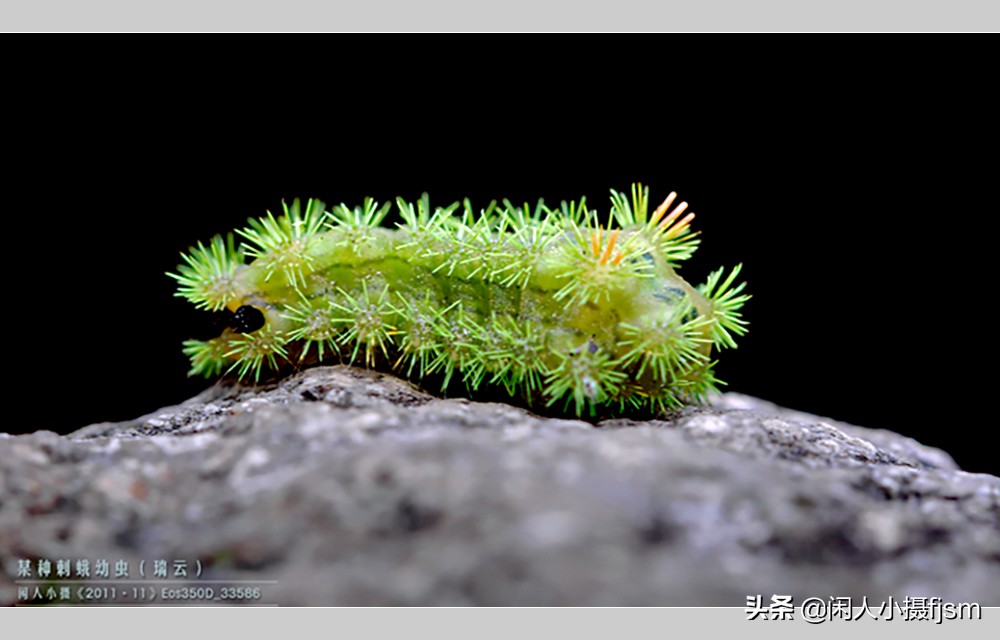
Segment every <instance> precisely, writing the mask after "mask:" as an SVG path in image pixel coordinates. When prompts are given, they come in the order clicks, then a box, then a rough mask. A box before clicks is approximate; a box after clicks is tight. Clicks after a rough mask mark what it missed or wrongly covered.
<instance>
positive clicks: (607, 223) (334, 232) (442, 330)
mask: <svg viewBox="0 0 1000 640" xmlns="http://www.w3.org/2000/svg"><path fill="white" fill-rule="evenodd" d="M648 196H649V191H648V188H644V187H642V185H638V184H637V185H633V186H632V191H631V197H630V198H629V197H628V196H626V194H623V193H620V192H617V191H614V190H612V192H611V204H612V207H611V212H610V215H609V216H604V217H602V216H599V215H597V213H596V212H595V211H593V210H591V209H589V208H588V207H587V205H586V202H585V201H584V200H582V199H581V200H580V201H579V202H576V203H565V202H563V203H562V205H561V206H560V207H559V208H557V209H550V208H549V207H547V206H545V204H544V203H543V202H542V201H539V202H538V204H537V205H536V206H535V207H534V208H530V207H528V206H527V205H524V206H522V207H518V206H515V205H513V204H511V203H510V202H508V201H504V203H503V204H502V205H498V204H497V203H496V202H493V203H491V204H490V205H489V206H488V207H487V208H486V209H484V210H481V211H479V212H476V211H474V210H473V209H472V207H471V205H470V204H469V202H468V200H466V201H464V202H462V203H454V204H452V205H450V206H448V207H438V208H436V209H431V207H430V205H429V201H428V198H427V196H426V194H425V195H424V197H423V198H421V200H419V201H418V202H416V203H409V202H406V201H404V200H402V199H397V202H396V205H397V207H398V209H399V215H400V217H401V218H402V220H403V222H402V223H401V224H398V225H397V228H396V229H388V228H385V227H383V226H382V225H381V223H382V221H383V220H384V218H385V216H386V215H387V214H388V212H389V207H390V205H389V204H386V205H383V206H381V207H379V206H378V205H377V204H376V203H375V202H374V201H373V200H371V199H366V200H365V201H364V203H363V204H362V205H361V206H360V207H355V208H353V209H351V208H348V207H346V206H345V205H339V206H337V207H333V209H332V210H330V211H326V210H325V208H324V206H323V203H322V202H319V201H316V200H309V201H308V202H307V203H306V206H305V208H303V207H302V206H301V203H300V202H299V200H295V201H294V202H293V203H292V205H291V206H290V207H289V206H287V205H283V208H284V211H283V214H282V215H280V216H277V217H275V216H274V215H273V214H271V213H270V212H268V213H267V215H266V216H265V217H263V218H260V219H251V220H250V221H249V223H248V226H247V227H246V228H244V229H241V230H237V232H236V234H238V236H240V237H241V238H242V240H241V242H240V244H237V243H236V237H235V236H234V235H233V234H229V235H227V236H226V237H225V238H223V237H222V236H216V237H215V238H213V239H212V241H211V242H209V243H208V245H204V244H200V243H199V244H198V245H197V246H195V247H193V248H192V249H191V250H190V251H189V252H188V253H187V254H182V257H183V259H184V262H183V263H182V264H181V265H180V266H179V267H178V268H177V272H176V273H171V274H168V275H170V276H171V277H173V278H174V279H176V280H177V282H178V285H179V288H178V292H177V295H178V296H181V297H184V298H186V299H187V300H189V301H191V302H192V303H194V304H195V306H197V307H199V308H202V309H207V310H210V311H222V310H227V309H228V310H229V311H230V312H232V314H233V315H232V319H231V322H230V324H229V328H227V329H226V330H224V331H223V332H222V334H221V335H220V336H218V337H216V338H212V339H210V340H206V341H201V340H189V341H187V342H185V343H184V352H185V353H186V354H187V355H188V356H189V357H190V358H191V364H192V366H191V372H190V373H191V375H196V374H201V375H205V376H209V377H211V376H217V375H220V374H227V373H234V374H235V375H237V376H238V377H239V378H241V379H247V378H252V379H253V380H255V381H258V380H259V379H260V376H261V373H262V371H264V370H274V371H278V370H280V369H282V367H283V366H287V365H293V366H301V365H303V364H307V363H312V362H322V361H325V360H328V359H330V358H336V359H340V360H341V361H344V362H348V363H363V364H364V365H365V366H368V367H375V366H381V367H385V368H388V369H391V370H393V371H395V372H397V373H399V374H401V375H404V376H408V377H410V378H413V379H418V380H425V379H430V378H434V377H436V378H437V379H439V380H440V381H441V385H442V389H444V388H447V387H448V385H449V384H451V383H452V381H455V380H460V381H461V382H462V383H463V384H464V385H465V387H466V389H467V390H469V391H470V392H475V391H477V390H479V389H480V388H481V387H486V386H492V387H496V388H500V389H503V390H504V391H505V392H506V393H508V394H509V395H511V396H514V397H518V398H521V399H522V400H524V401H525V402H526V403H527V404H528V405H529V406H531V407H535V408H542V407H551V406H553V405H556V406H558V405H559V404H560V403H562V407H563V409H564V410H569V411H572V412H573V413H575V414H576V415H582V414H583V413H584V412H585V411H589V413H590V414H591V415H595V412H596V411H598V410H600V411H603V412H608V411H617V412H624V411H627V410H636V411H642V412H648V413H654V414H661V413H664V412H666V411H668V410H671V409H675V408H678V407H680V406H681V405H682V404H684V403H686V402H693V401H698V400H700V399H702V398H703V397H704V396H705V395H706V394H707V393H708V392H710V391H712V390H714V389H715V387H716V385H717V384H719V381H718V380H717V379H716V378H715V376H714V374H713V367H714V364H715V361H714V360H713V359H712V356H713V352H714V351H716V350H719V349H723V348H733V347H735V346H736V341H735V337H736V336H740V335H743V334H744V333H746V326H747V323H746V321H745V320H744V319H743V318H742V314H741V308H742V307H743V305H744V303H745V302H746V301H747V300H748V299H749V298H750V296H749V295H747V294H744V293H743V289H744V283H739V284H737V283H736V278H737V276H738V275H739V272H740V266H737V267H736V268H735V269H732V270H731V271H729V273H728V275H727V274H726V272H725V271H724V270H723V269H719V270H718V271H715V272H713V273H712V274H711V275H710V276H709V278H708V280H707V282H705V283H704V284H702V285H700V286H698V287H693V286H691V285H690V284H688V283H687V282H686V281H685V280H683V279H682V278H681V277H680V276H679V275H677V272H676V268H677V267H678V265H679V264H680V263H681V262H683V261H684V260H687V259H688V258H690V257H691V255H692V254H693V253H694V251H695V249H696V248H697V246H698V243H699V238H698V234H697V233H696V232H693V231H692V230H691V227H690V223H691V220H692V219H693V217H694V214H692V213H686V214H685V212H686V210H687V203H686V202H681V203H680V204H678V205H677V206H676V207H674V208H673V209H672V210H671V206H672V204H673V202H674V199H675V198H676V194H675V193H671V194H670V195H669V196H668V197H667V199H666V200H665V201H664V202H663V203H662V204H661V205H660V206H659V207H657V208H656V209H655V210H653V211H650V210H649V207H648V204H649V197H648Z"/></svg>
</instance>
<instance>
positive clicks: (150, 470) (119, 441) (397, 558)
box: [0, 367, 1000, 606]
mask: <svg viewBox="0 0 1000 640" xmlns="http://www.w3.org/2000/svg"><path fill="white" fill-rule="evenodd" d="M81 559H86V560H88V561H89V562H90V564H91V566H92V567H93V566H95V564H96V562H97V561H98V560H108V561H109V563H110V572H111V577H112V581H111V584H119V585H125V584H126V582H125V580H126V579H125V578H119V579H117V580H119V581H120V582H115V579H114V574H115V571H116V567H117V568H118V569H121V568H126V569H128V571H130V574H129V579H137V578H141V577H142V576H140V575H139V571H140V567H142V568H143V570H144V571H146V572H151V571H152V568H153V567H154V566H157V564H158V563H156V562H155V561H166V563H165V565H163V564H159V565H158V566H159V567H160V568H162V567H163V566H166V567H167V573H168V577H173V572H174V570H175V569H174V567H175V564H176V563H177V561H182V562H184V563H186V566H187V567H188V572H189V575H191V576H193V574H194V573H195V572H196V571H197V568H198V567H199V566H200V567H201V576H200V578H192V580H191V583H192V584H195V585H199V586H212V587H213V588H214V595H220V594H221V593H222V588H223V587H225V586H238V585H237V583H236V582H235V581H247V580H262V581H266V582H262V583H260V584H259V585H258V586H259V587H260V597H259V599H255V598H252V597H251V598H250V599H244V600H242V601H243V602H249V603H278V604H290V605H306V604H314V605H473V604H474V605H678V606H679V605H728V606H743V605H744V604H745V602H746V596H747V595H749V594H758V593H759V594H764V595H765V599H766V598H768V597H769V596H770V595H771V594H791V595H794V596H795V598H796V602H801V600H802V599H803V598H805V597H808V596H819V597H823V598H825V597H827V596H831V595H837V596H852V597H855V598H858V601H860V598H861V597H862V596H868V598H869V601H871V600H873V599H874V600H877V601H881V600H885V599H887V598H888V597H889V596H895V597H896V598H900V599H901V598H903V597H905V596H940V597H941V598H943V599H944V600H945V601H952V602H960V601H970V602H979V603H980V604H982V605H984V606H986V605H992V606H998V605H1000V479H998V478H996V477H993V476H988V475H982V474H971V473H965V472H963V471H961V470H959V469H958V468H957V467H956V466H955V464H954V462H953V461H952V460H951V459H950V458H949V457H948V456H947V454H945V453H943V452H941V451H939V450H936V449H932V448H929V447H925V446H923V445H920V444H919V443H917V442H915V441H913V440H911V439H909V438H905V437H903V436H900V435H898V434H895V433H891V432H887V431H875V430H869V429H864V428H861V427H854V426H850V425H845V424H841V423H837V422H834V421H831V420H827V419H823V418H819V417H816V416H812V415H808V414H803V413H799V412H794V411H790V410H787V409H782V408H780V407H776V406H774V405H772V404H769V403H767V402H764V401H761V400H757V399H754V398H749V397H746V396H740V395H737V394H726V395H723V396H720V397H719V398H717V399H716V400H715V402H714V403H713V405H712V406H710V407H703V408H691V409H688V410H686V411H684V412H683V413H682V414H680V415H679V416H678V417H677V418H676V419H675V420H673V421H669V422H668V421H650V422H635V421H625V420H620V421H606V422H603V423H600V424H598V425H596V426H595V425H591V424H588V423H586V422H581V421H575V420H553V419H544V418H539V417H537V416H535V415H533V414H531V413H528V412H526V411H523V410H521V409H517V408H513V407H509V406H506V405H502V404H483V403H474V402H469V401H464V400H440V399H435V398H434V397H432V396H430V395H428V394H426V393H424V392H422V391H420V390H419V389H417V388H416V387H414V386H412V385H410V384H408V383H406V382H402V381H400V380H398V379H396V378H394V377H392V376H387V375H383V374H377V373H372V372H368V371H364V370H359V369H352V368H348V367H324V368H316V369H311V370H308V371H305V372H303V373H301V374H298V375H295V376H293V377H290V378H287V379H285V380H283V381H281V382H278V383H275V384H272V385H269V386H265V387H261V388H248V387H236V388H232V387H225V386H216V387H213V388H212V389H210V390H208V391H206V392H205V393H203V394H201V395H199V396H198V397H196V398H193V399H192V400H190V401H188V402H186V403H184V404H181V405H178V406H176V407H169V408H166V409H163V410H161V411H159V412H156V413H155V414H151V415H149V416H145V417H143V418H139V419H136V420H132V421H129V422H125V423H118V424H111V423H103V424H97V425H92V426H89V427H85V428H83V429H80V430H79V431H77V432H75V433H73V434H70V435H68V436H58V435H55V434H53V433H48V432H38V433H34V434H30V435H26V436H4V435H0V560H2V570H3V573H2V574H0V602H2V603H4V604H10V603H15V602H18V601H19V587H20V588H26V587H30V588H31V589H32V593H33V589H34V587H35V586H37V585H42V586H43V587H45V588H47V587H49V586H54V587H55V588H56V589H58V587H59V586H60V585H61V584H64V583H60V580H63V581H65V580H69V579H74V578H75V575H71V576H69V577H58V576H57V566H58V564H57V563H58V560H69V561H70V565H69V566H70V567H71V573H72V571H74V570H75V569H76V561H77V560H81ZM45 560H48V561H50V562H51V569H50V570H51V575H50V576H49V577H47V578H43V577H40V576H39V575H38V566H39V562H40V561H42V564H44V561H45ZM119 561H123V563H124V564H122V563H119ZM140 563H142V564H140ZM25 568H29V569H30V573H31V575H30V576H22V577H18V572H19V569H25ZM30 580H35V581H36V582H30ZM209 581H218V582H209ZM144 584H145V586H146V587H147V588H148V587H155V588H156V589H157V590H158V591H159V590H160V589H161V588H162V587H164V586H166V585H168V584H169V585H171V586H177V584H178V583H174V582H169V583H168V582H163V581H162V579H159V578H152V577H149V580H148V581H147V582H146V583H144ZM247 584H248V583H239V585H240V586H247ZM128 586H129V588H131V587H132V586H134V585H133V584H132V583H128ZM43 592H44V588H43ZM21 595H23V592H22V593H21ZM229 595H230V596H232V595H234V592H229ZM244 595H246V594H245V593H244ZM119 597H120V596H119ZM230 601H234V602H239V601H241V600H240V599H239V598H230ZM130 602H131V600H128V599H126V600H119V603H120V604H126V603H130ZM156 603H157V604H161V603H162V599H158V600H157V601H156ZM189 603H190V602H189Z"/></svg>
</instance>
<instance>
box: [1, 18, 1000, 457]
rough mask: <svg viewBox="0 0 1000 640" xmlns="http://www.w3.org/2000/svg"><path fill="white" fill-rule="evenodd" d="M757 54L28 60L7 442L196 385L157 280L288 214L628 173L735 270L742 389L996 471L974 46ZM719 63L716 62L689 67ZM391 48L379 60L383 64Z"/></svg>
mask: <svg viewBox="0 0 1000 640" xmlns="http://www.w3.org/2000/svg"><path fill="white" fill-rule="evenodd" d="M835 42H836V45H835V44H834V43H835ZM560 43H561V44H560ZM543 44H544V46H543ZM747 44H748V43H743V42H742V41H739V40H737V39H728V40H723V39H710V38H709V39H692V38H679V39H678V38H675V37H671V36H643V37H639V36H634V37H631V38H629V39H627V40H626V39H625V38H567V39H555V40H554V42H553V40H552V39H550V38H539V39H534V40H519V39H517V38H513V37H503V38H477V39H472V38H457V39H451V40H447V41H445V42H444V44H443V45H442V43H441V41H440V40H433V42H432V39H431V38H430V37H424V38H409V39H406V38H404V39H403V42H399V41H398V39H396V38H381V39H375V38H371V39H361V38H343V37H339V38H332V39H329V40H327V42H326V43H325V44H322V45H316V44H309V45H308V46H307V45H305V44H293V43H292V42H290V41H288V40H285V41H283V44H282V45H280V46H277V45H276V46H275V47H274V48H273V50H269V51H268V53H266V54H262V53H259V52H256V51H242V50H241V51H228V52H227V53H226V54H224V55H223V54H220V53H218V52H214V53H210V52H208V51H201V52H199V51H191V50H189V49H182V48H180V47H177V48H173V47H172V48H170V50H167V49H157V50H155V51H152V50H150V51H143V50H132V49H129V50H128V51H116V52H114V53H110V52H109V53H108V54H95V53H89V54H87V55H86V56H83V55H82V54H80V55H81V57H78V56H75V55H70V56H67V57H66V61H65V62H64V63H63V64H61V65H60V66H59V67H58V68H44V69H43V68H42V66H41V65H38V66H37V68H32V69H30V70H29V69H27V68H24V67H22V68H20V69H19V70H18V71H17V72H16V73H15V77H14V78H12V79H11V81H10V82H9V91H8V97H7V98H6V101H7V103H8V104H7V107H8V108H12V109H14V112H15V113H16V117H13V118H10V119H9V121H8V124H7V127H6V132H5V134H4V135H5V145H4V152H3V153H4V155H5V157H6V159H7V165H8V168H7V170H6V173H5V179H4V183H5V184H6V189H5V192H6V193H5V198H6V203H5V213H6V215H5V220H6V226H7V232H6V233H5V234H4V238H5V240H6V245H7V248H8V253H7V258H6V262H5V266H6V278H5V281H6V286H7V292H8V293H7V295H8V298H7V302H6V304H5V305H4V307H5V314H4V315H5V316H6V320H7V323H8V328H7V329H6V340H5V342H6V344H7V347H8V349H7V351H8V356H9V358H8V367H9V369H8V370H9V371H10V372H11V373H12V374H14V376H15V377H14V378H13V381H9V382H8V383H7V388H8V391H9V393H8V394H6V404H7V409H8V411H7V419H6V424H5V425H4V426H3V430H5V431H8V432H12V433H19V432H26V431H33V430H36V429H48V430H52V431H57V432H68V431H70V430H73V429H76V428H79V427H81V426H84V425H86V424H89V423H92V422H98V421H105V420H112V421H114V420H124V419H129V418H133V417H136V416H138V415H140V414H143V413H148V412H151V411H154V410H155V409H157V408H159V407H161V406H164V405H168V404H172V403H176V402H179V401H181V400H183V399H185V398H187V397H190V396H191V395H193V394H195V393H197V392H198V391H200V390H201V389H203V388H205V386H206V385H207V384H209V383H207V382H205V381H204V380H201V379H188V378H186V376H185V374H186V371H187V366H188V363H187V361H186V359H185V358H184V356H183V355H182V354H181V353H180V343H181V341H182V340H184V339H186V338H188V337H193V336H199V337H207V335H204V331H205V326H204V325H203V324H202V319H201V318H200V316H201V313H200V312H197V311H196V310H195V309H194V308H193V307H191V306H190V305H189V304H187V303H186V302H184V301H183V300H180V299H177V298H174V297H173V292H174V283H173V281H171V280H170V279H168V278H167V277H166V276H165V275H164V272H165V271H168V270H173V269H174V267H175V266H176V264H177V262H178V254H179V252H180V251H182V250H185V249H186V248H187V247H188V246H189V245H191V244H193V243H195V242H196V241H198V240H207V239H208V238H210V237H211V236H212V235H213V234H215V233H219V232H225V231H229V230H231V229H232V228H234V227H235V226H238V225H241V224H243V223H244V222H245V220H246V218H247V217H249V216H257V215H261V214H263V213H264V211H265V210H266V209H271V210H276V209H280V203H281V200H282V199H283V198H285V199H291V198H294V197H303V198H305V197H318V198H321V199H323V200H325V201H326V202H327V203H337V202H341V201H343V202H345V203H347V204H349V205H352V206H353V205H354V204H357V203H359V202H360V200H361V198H363V197H364V196H366V195H372V196H374V197H376V198H377V199H379V200H380V201H385V200H386V199H391V198H394V197H395V196H397V195H402V196H404V197H406V198H408V199H413V198H417V197H419V195H420V193H421V192H423V191H428V192H429V193H430V195H431V199H432V202H436V203H439V204H445V203H449V202H451V201H453V200H455V199H459V198H462V197H466V196H468V197H470V198H471V199H472V200H473V203H474V204H479V205H485V204H486V203H487V202H488V201H489V200H490V199H492V198H502V197H509V198H511V199H512V200H514V201H518V202H519V201H525V200H528V201H531V202H534V201H535V200H536V199H537V198H538V197H544V198H545V199H546V201H547V202H550V203H557V202H558V201H559V200H561V199H569V198H574V199H575V198H578V197H579V196H581V195H584V194H586V195H587V197H588V202H589V203H591V204H599V205H600V207H601V208H602V210H606V206H607V205H606V203H607V193H608V189H609V188H611V187H615V188H618V189H623V190H624V189H627V188H628V186H629V184H630V183H631V182H633V181H637V180H638V181H642V182H643V183H646V184H649V185H651V192H652V193H651V198H652V199H653V200H657V201H658V199H660V198H663V197H664V196H665V195H666V194H667V193H668V192H669V191H671V190H676V191H678V192H679V194H680V196H681V198H683V199H686V200H687V201H688V202H690V203H691V205H692V208H693V210H694V211H695V212H696V213H697V214H698V218H697V220H696V222H695V226H696V227H697V228H699V229H701V230H702V247H701V249H699V251H698V253H697V254H696V255H695V257H694V259H692V260H691V261H690V262H689V263H687V264H686V265H685V266H684V267H683V269H682V272H681V273H682V275H684V276H685V277H687V278H689V279H690V280H692V281H698V282H700V281H702V280H703V279H704V277H705V276H706V275H707V274H708V273H709V271H711V270H712V269H714V268H716V267H718V266H720V265H729V266H732V265H734V264H736V263H740V262H742V263H743V265H744V272H743V274H744V276H745V278H746V280H747V281H748V282H749V291H750V292H751V293H752V294H753V296H754V298H753V300H752V301H751V302H750V303H749V304H748V305H747V307H746V309H745V315H746V317H747V318H748V319H749V320H750V322H751V331H750V333H749V334H748V335H747V336H746V337H745V338H744V339H743V340H741V341H740V348H739V349H738V350H736V351H730V352H725V353H723V357H722V358H721V359H720V364H719V367H718V373H719V375H720V377H721V378H723V379H724V380H726V381H727V382H729V389H731V390H734V391H740V392H743V393H747V394H752V395H756V396H760V397H763V398H766V399H768V400H771V401H774V402H776V403H778V404H781V405H785V406H788V407H792V408H796V409H801V410H804V411H809V412H813V413H817V414H820V415H825V416H830V417H832V418H836V419H839V420H844V421H847V422H851V423H855V424H859V425H863V426H868V427H880V428H886V429H891V430H894V431H898V432H900V433H904V434H906V435H909V436H912V437H915V438H917V439H919V440H920V441H922V442H924V443H926V444H930V445H934V446H938V447H941V448H943V449H945V450H947V451H948V452H950V453H951V454H952V455H953V456H955V458H956V459H957V460H958V462H959V463H960V465H962V467H963V468H964V469H966V470H969V471H974V472H991V473H994V474H1000V463H998V461H997V456H996V451H997V450H996V447H995V444H994V442H995V441H996V433H997V426H996V420H995V418H994V416H995V412H994V410H993V409H992V406H991V402H990V401H989V398H990V397H992V396H993V394H994V389H993V378H994V376H995V374H994V372H995V370H996V365H995V364H994V362H993V358H994V351H995V350H994V349H993V344H994V336H995V335H996V331H997V328H996V326H995V321H994V318H995V312H994V310H993V298H992V296H993V292H994V291H995V289H996V285H995V280H994V278H995V274H994V273H993V267H992V264H993V256H994V255H995V254H996V249H995V248H994V247H993V241H992V232H990V231H988V229H989V226H990V222H991V221H992V218H994V217H995V214H996V213H997V210H998V204H997V203H998V199H997V195H996V186H997V183H998V171H997V161H996V153H997V151H996V142H997V129H996V126H997V125H996V116H995V110H994V109H993V108H992V107H991V104H990V102H989V101H988V100H987V97H986V89H987V86H986V85H987V83H986V76H987V75H989V74H985V75H984V73H980V71H979V64H980V63H979V62H978V61H979V60H983V59H984V58H982V57H981V56H980V55H979V54H980V53H982V52H968V53H966V54H963V55H959V54H953V55H952V57H951V58H949V59H947V60H942V58H941V57H940V56H939V54H938V53H937V52H934V53H930V52H928V53H923V52H921V51H916V50H914V51H906V52H901V51H899V50H898V49H896V48H894V49H893V53H892V54H891V55H890V54H885V53H877V52H876V51H875V50H870V51H864V50H859V49H858V48H857V47H855V46H852V47H851V48H850V49H848V48H847V47H846V46H845V44H844V43H843V42H841V41H839V40H838V41H834V40H833V39H827V40H826V41H825V42H822V43H817V44H816V46H814V47H812V48H808V47H805V46H804V44H803V43H801V42H798V41H795V42H792V41H790V40H789V39H783V40H781V39H775V40H774V41H772V42H771V45H773V46H774V52H773V53H761V52H759V51H754V52H750V51H749V49H750V48H749V47H747V46H746V45H747ZM432 45H433V46H432ZM719 47H721V48H723V49H725V50H726V51H728V53H726V55H725V56H724V59H725V60H726V62H725V64H724V65H718V64H715V65H709V64H706V63H705V62H704V60H702V59H700V58H699V56H698V54H697V53H694V52H697V51H699V50H703V49H706V48H707V49H715V48H719ZM380 48H387V49H390V50H391V51H392V54H391V55H390V56H389V59H388V60H386V61H384V62H375V61H374V58H373V57H372V54H371V52H372V51H374V50H378V49H380ZM278 49H281V50H283V51H286V52H287V51H291V50H292V49H294V50H295V52H296V53H295V55H296V58H295V59H294V60H293V59H291V58H289V59H287V60H285V59H281V57H280V56H279V57H272V51H276V50H278ZM928 49H930V47H928ZM512 51H517V52H519V54H523V55H526V56H527V58H523V59H516V58H517V57H516V56H513V55H511V54H510V52H512ZM125 54H127V55H125ZM848 54H850V55H848ZM286 55H287V54H286ZM123 57H125V58H129V59H134V58H138V59H140V60H141V69H142V71H141V73H140V72H136V71H134V70H132V69H131V68H128V69H127V68H124V67H121V66H120V65H121V64H122V59H123ZM466 62H468V63H469V66H463V65H464V63H466ZM792 62H795V63H796V64H792ZM802 62H804V64H805V66H804V67H803V66H802V65H800V64H798V63H802ZM984 69H985V67H984ZM8 380H11V378H8ZM25 408H26V409H25ZM15 416H16V417H15Z"/></svg>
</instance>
